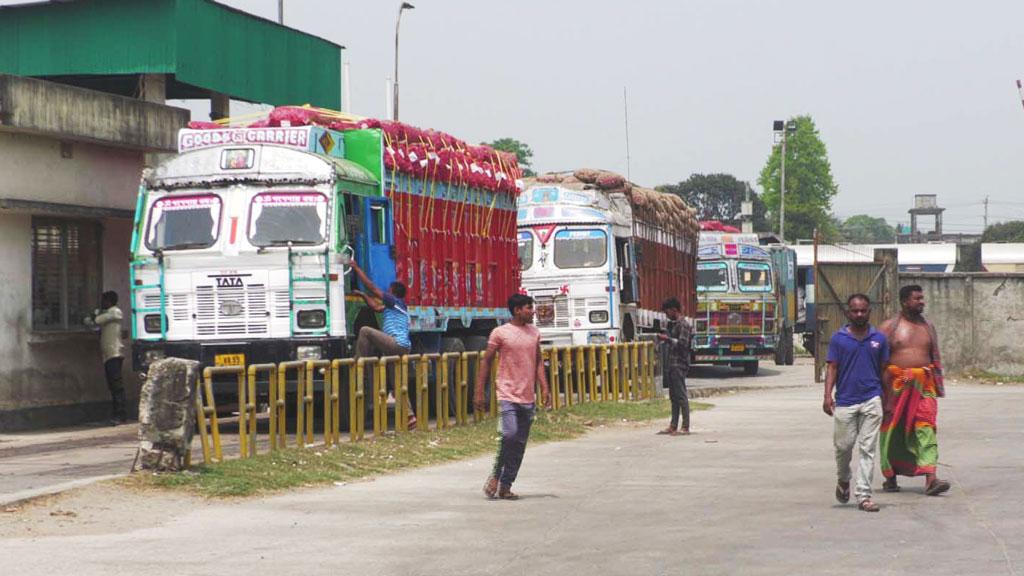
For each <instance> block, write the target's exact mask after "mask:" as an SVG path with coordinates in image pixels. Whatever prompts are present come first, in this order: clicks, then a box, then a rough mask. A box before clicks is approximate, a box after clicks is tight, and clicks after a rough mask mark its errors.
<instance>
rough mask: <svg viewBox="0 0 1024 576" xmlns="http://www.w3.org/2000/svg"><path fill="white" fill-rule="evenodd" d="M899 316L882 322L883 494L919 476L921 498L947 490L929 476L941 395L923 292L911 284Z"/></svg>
mask: <svg viewBox="0 0 1024 576" xmlns="http://www.w3.org/2000/svg"><path fill="white" fill-rule="evenodd" d="M900 305H901V307H902V310H901V311H900V313H899V314H898V315H897V316H896V317H894V318H891V319H889V320H886V321H885V322H884V323H882V326H881V331H882V333H883V334H885V335H886V338H887V339H888V340H889V346H890V348H891V353H890V356H889V366H888V368H887V369H886V371H885V377H884V379H883V382H882V384H883V386H882V390H883V393H884V396H885V398H884V406H885V413H884V416H883V419H882V440H881V453H882V458H881V460H882V474H883V475H884V476H885V478H886V480H885V483H884V484H883V485H882V488H883V489H884V490H885V491H886V492H899V489H900V488H899V485H898V484H897V482H896V476H897V475H900V476H924V477H925V494H927V495H929V496H937V495H939V494H942V493H943V492H945V491H947V490H949V482H946V481H945V480H940V479H939V478H937V477H936V476H935V467H936V465H937V464H938V461H939V447H938V441H937V439H936V435H935V417H936V414H937V413H938V400H937V399H938V398H942V397H944V396H945V395H946V392H945V388H944V387H943V379H942V360H941V357H940V355H939V337H938V333H937V332H936V331H935V326H934V325H932V323H931V322H929V321H928V320H926V319H925V317H924V316H923V313H924V290H923V289H922V288H921V287H920V286H917V285H911V286H904V287H903V288H901V289H900Z"/></svg>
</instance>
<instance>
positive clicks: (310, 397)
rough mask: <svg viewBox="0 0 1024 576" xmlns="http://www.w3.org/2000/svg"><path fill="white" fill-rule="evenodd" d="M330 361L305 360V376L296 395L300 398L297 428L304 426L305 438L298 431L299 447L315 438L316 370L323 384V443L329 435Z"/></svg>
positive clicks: (331, 411)
mask: <svg viewBox="0 0 1024 576" xmlns="http://www.w3.org/2000/svg"><path fill="white" fill-rule="evenodd" d="M330 369H331V361H330V360H306V361H305V373H306V376H305V378H303V379H302V384H301V386H300V387H299V390H298V395H299V398H300V400H299V401H298V410H299V415H298V422H297V429H298V430H302V429H303V428H305V438H303V435H302V434H301V433H299V434H298V435H297V438H298V439H299V441H298V445H299V447H300V448H301V447H303V446H305V445H306V444H312V443H313V442H314V440H315V438H316V431H315V430H314V422H315V420H314V418H315V417H314V409H315V407H316V396H315V394H316V382H317V377H316V375H317V372H319V373H320V375H321V377H320V383H321V384H322V385H323V395H324V421H323V430H324V431H323V439H324V444H328V445H329V443H328V441H327V438H328V436H330V435H331V433H330V432H329V430H330V429H331V420H332V419H331V416H332V413H333V407H332V406H331V375H330Z"/></svg>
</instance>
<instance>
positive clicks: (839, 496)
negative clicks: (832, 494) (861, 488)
mask: <svg viewBox="0 0 1024 576" xmlns="http://www.w3.org/2000/svg"><path fill="white" fill-rule="evenodd" d="M836 500H838V501H839V503H840V504H846V503H847V502H849V501H850V483H849V482H847V483H846V487H845V488H843V485H842V483H840V482H836Z"/></svg>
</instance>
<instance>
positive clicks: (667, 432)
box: [658, 426, 679, 436]
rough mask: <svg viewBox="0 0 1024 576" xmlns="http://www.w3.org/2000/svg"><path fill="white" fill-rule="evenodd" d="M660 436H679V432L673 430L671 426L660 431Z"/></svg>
mask: <svg viewBox="0 0 1024 576" xmlns="http://www.w3.org/2000/svg"><path fill="white" fill-rule="evenodd" d="M658 434H665V435H667V436H675V435H677V434H679V432H676V429H675V428H672V427H671V426H670V427H668V428H665V429H664V430H658Z"/></svg>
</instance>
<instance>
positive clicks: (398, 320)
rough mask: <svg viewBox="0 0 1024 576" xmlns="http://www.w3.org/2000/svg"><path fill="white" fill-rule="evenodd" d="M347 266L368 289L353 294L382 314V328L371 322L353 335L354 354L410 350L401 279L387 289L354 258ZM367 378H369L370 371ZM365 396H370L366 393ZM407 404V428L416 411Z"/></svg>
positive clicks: (412, 423) (413, 424)
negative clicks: (375, 282) (381, 287)
mask: <svg viewBox="0 0 1024 576" xmlns="http://www.w3.org/2000/svg"><path fill="white" fill-rule="evenodd" d="M349 266H351V267H352V270H353V271H354V272H355V273H356V275H357V276H358V277H359V280H360V281H361V282H362V283H363V286H365V287H366V289H367V290H368V291H369V292H371V294H367V293H365V292H360V291H355V292H354V294H356V295H358V296H362V297H363V301H364V302H366V305H367V306H369V307H370V309H372V310H373V311H374V312H378V313H380V314H381V316H382V319H383V322H382V327H383V328H384V329H383V330H378V329H376V328H373V327H371V326H363V327H362V328H360V330H359V334H358V335H357V336H356V353H355V357H356V358H369V357H372V356H405V355H406V354H408V353H409V352H410V350H412V340H410V338H409V307H408V306H407V305H406V304H405V294H406V288H405V284H402V283H401V282H392V283H391V286H389V287H388V291H387V292H384V291H383V290H381V289H380V288H379V287H378V286H377V285H376V284H374V283H373V280H370V277H369V276H367V275H366V272H364V271H363V269H362V268H360V267H359V264H358V263H357V262H356V261H355V260H354V259H353V260H350V261H349ZM367 381H368V382H371V381H372V380H371V379H370V376H369V374H367ZM368 397H372V396H369V395H368ZM406 403H407V404H406V406H407V408H408V410H409V420H408V428H409V430H412V429H414V428H416V413H415V412H414V411H413V409H412V402H411V401H410V400H409V398H408V397H406Z"/></svg>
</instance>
